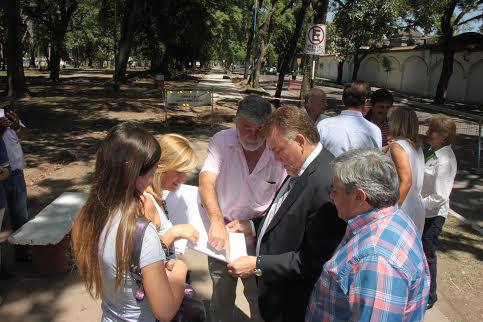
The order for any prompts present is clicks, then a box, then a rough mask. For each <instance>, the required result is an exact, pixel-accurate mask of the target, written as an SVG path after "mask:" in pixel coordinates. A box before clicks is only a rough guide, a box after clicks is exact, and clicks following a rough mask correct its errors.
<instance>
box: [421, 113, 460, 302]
mask: <svg viewBox="0 0 483 322" xmlns="http://www.w3.org/2000/svg"><path fill="white" fill-rule="evenodd" d="M428 125H429V128H428V131H427V132H426V142H427V143H429V145H430V148H429V150H428V151H427V152H426V155H425V160H426V165H425V168H424V182H423V188H422V190H421V195H422V197H423V205H424V210H425V212H426V220H425V222H424V230H423V246H424V253H425V254H426V259H427V261H428V265H429V271H430V272H431V289H430V292H429V302H428V308H431V307H432V306H433V305H434V303H435V302H436V301H437V300H438V295H437V294H436V280H437V276H436V274H437V269H436V266H437V265H436V250H437V249H438V245H439V241H438V238H439V235H440V234H441V231H442V230H443V225H444V222H445V220H446V217H447V216H448V211H449V195H450V194H451V190H452V189H453V183H454V178H455V176H456V170H457V163H456V157H455V155H454V152H453V149H452V148H451V143H453V141H454V138H455V136H456V125H455V123H454V121H453V120H452V119H451V118H450V117H449V116H446V115H443V114H438V115H435V116H433V117H431V118H430V119H429V121H428Z"/></svg>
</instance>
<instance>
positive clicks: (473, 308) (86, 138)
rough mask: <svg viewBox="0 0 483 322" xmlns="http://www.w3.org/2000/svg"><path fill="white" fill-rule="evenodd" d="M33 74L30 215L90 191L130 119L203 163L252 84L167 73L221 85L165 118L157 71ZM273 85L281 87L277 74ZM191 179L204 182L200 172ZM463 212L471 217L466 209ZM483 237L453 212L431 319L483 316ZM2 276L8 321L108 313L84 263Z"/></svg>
mask: <svg viewBox="0 0 483 322" xmlns="http://www.w3.org/2000/svg"><path fill="white" fill-rule="evenodd" d="M27 76H28V83H29V90H30V96H29V97H27V98H24V99H21V100H19V101H18V103H17V111H18V112H19V114H20V115H21V117H22V119H23V121H24V123H26V124H27V125H28V127H29V128H30V129H31V136H30V137H29V138H28V139H26V140H24V141H23V142H22V145H23V148H24V152H25V156H26V159H27V164H28V167H27V169H26V170H25V177H26V182H27V189H28V195H29V213H30V216H34V215H35V214H36V213H38V212H39V211H40V210H41V209H42V208H44V207H45V206H46V205H48V204H49V203H50V202H51V201H52V200H54V199H55V198H56V197H57V196H58V195H59V194H60V193H62V192H64V191H86V192H87V191H88V189H89V182H90V179H91V175H92V171H93V166H94V158H95V152H96V149H97V147H98V145H99V143H100V142H101V140H102V139H103V137H104V136H105V134H106V133H107V131H108V130H109V129H110V128H111V127H112V126H114V125H115V124H117V123H119V122H122V121H138V122H140V123H141V124H142V125H143V126H144V127H145V128H146V129H148V130H149V131H150V132H151V133H152V134H154V135H155V136H159V135H162V134H165V133H172V132H175V133H180V134H183V135H185V136H186V137H188V138H189V139H190V140H191V141H192V142H193V145H194V147H195V150H196V153H197V156H198V169H199V168H200V167H201V165H202V162H203V159H204V156H205V155H206V147H207V144H208V141H209V139H210V137H211V136H212V135H213V134H214V133H216V132H217V131H219V130H222V129H225V128H229V127H231V126H233V122H232V121H233V116H234V113H235V110H236V103H237V101H238V100H239V99H240V97H241V95H240V93H241V91H242V90H243V82H242V81H240V80H236V81H235V82H231V81H230V80H229V79H228V80H227V79H223V77H222V74H219V73H218V74H217V73H212V74H210V75H206V74H201V73H200V74H195V75H193V76H194V78H189V79H186V80H184V81H167V82H166V88H171V89H176V88H185V87H190V86H198V87H207V88H213V89H214V92H215V93H214V101H215V104H214V113H213V115H211V112H210V109H209V108H205V107H196V108H191V109H190V108H172V109H169V111H168V122H165V113H164V105H163V99H162V95H161V91H160V89H159V88H157V87H155V85H154V82H153V79H150V78H144V79H133V80H132V81H131V82H130V83H129V84H126V85H123V86H122V87H121V91H120V92H114V91H113V90H112V84H111V81H110V80H111V78H112V74H111V73H109V72H108V71H105V70H79V71H65V72H64V73H63V76H62V80H61V82H60V83H58V84H52V83H50V82H48V81H47V76H48V75H47V74H46V73H39V72H35V74H33V75H32V76H31V77H29V72H27ZM199 80H201V82H198V81H199ZM262 80H263V78H262ZM264 84H265V85H267V87H269V86H272V85H273V84H272V83H270V78H266V79H265V83H264V82H262V86H264ZM0 89H1V88H0ZM268 90H269V91H270V89H269V88H268ZM329 90H330V91H331V92H330V93H331V94H330V95H329V108H337V107H338V106H339V107H340V91H339V90H337V89H336V88H335V87H330V88H329ZM0 102H1V103H6V102H7V101H6V100H0ZM399 104H401V103H399ZM456 150H458V149H456ZM457 156H458V161H459V162H460V164H464V165H467V166H464V167H460V171H459V173H458V178H459V179H458V180H459V181H458V182H457V184H458V185H459V186H458V188H457V186H456V185H455V190H458V191H455V193H456V195H457V198H455V200H454V201H453V202H454V203H458V204H460V205H461V206H462V207H460V209H462V210H463V211H465V208H464V207H463V206H465V205H466V206H467V208H468V213H469V214H470V212H471V214H470V216H471V219H472V220H473V221H477V222H480V220H481V219H482V218H481V210H482V199H481V198H482V193H481V192H482V189H481V187H482V185H483V184H482V179H481V176H480V175H474V174H471V173H470V172H469V171H467V170H468V169H469V168H470V167H471V166H470V165H469V164H470V163H471V160H472V159H471V153H469V152H468V151H466V150H465V149H460V152H458V153H457ZM188 183H190V184H197V174H196V173H193V175H192V176H191V178H190V180H189V182H188ZM468 205H469V207H468ZM459 213H460V214H461V215H463V216H465V213H464V212H462V211H461V210H460V211H459ZM482 242H483V237H482V236H481V235H480V234H479V233H477V232H475V231H474V230H473V229H472V228H471V227H469V226H467V225H466V224H463V223H462V222H461V221H459V220H457V219H456V218H454V217H449V218H448V220H447V223H446V224H445V226H444V231H443V233H442V235H441V247H440V251H439V253H438V256H439V257H438V258H439V262H438V269H439V272H438V274H439V275H438V290H439V301H438V302H437V304H436V306H435V309H433V310H434V313H433V312H430V314H428V318H427V321H445V320H449V321H482V320H483V307H482V306H481V295H482V290H483V277H482V276H483V265H482V260H483V243H482ZM188 255H189V256H187V257H189V258H188V263H189V265H190V268H191V269H192V270H193V275H192V280H193V286H194V287H195V288H196V289H197V290H198V291H199V293H200V294H201V296H202V297H203V298H204V299H206V300H207V301H208V300H209V298H210V296H211V286H210V280H209V277H208V274H207V272H206V258H205V257H204V256H201V255H198V254H196V253H193V254H188ZM0 278H1V279H0V296H1V297H2V298H3V303H2V304H0V321H9V322H10V321H12V322H15V321H22V322H30V321H96V320H99V317H100V307H99V301H95V300H92V299H91V298H90V297H89V296H88V294H87V293H86V291H85V290H84V288H83V285H82V283H81V282H80V281H79V278H78V276H77V274H76V272H75V270H74V269H73V270H72V272H69V273H67V274H65V275H58V276H55V277H46V276H38V275H37V274H36V273H35V272H34V271H33V269H32V268H31V265H30V264H25V263H17V265H16V266H15V271H14V272H12V274H11V275H10V276H0ZM238 306H239V307H240V315H241V316H244V315H248V312H247V311H246V304H245V303H238ZM241 320H242V319H241Z"/></svg>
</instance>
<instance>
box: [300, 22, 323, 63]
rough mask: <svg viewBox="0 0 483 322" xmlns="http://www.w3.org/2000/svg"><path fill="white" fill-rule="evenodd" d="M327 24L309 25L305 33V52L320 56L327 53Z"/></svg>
mask: <svg viewBox="0 0 483 322" xmlns="http://www.w3.org/2000/svg"><path fill="white" fill-rule="evenodd" d="M326 29H327V28H326V26H325V25H321V24H319V25H315V24H312V25H309V28H308V29H307V33H306V35H305V53H306V54H307V55H316V56H320V55H323V54H325V35H326Z"/></svg>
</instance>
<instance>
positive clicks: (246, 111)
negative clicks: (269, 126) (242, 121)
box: [236, 94, 272, 123]
mask: <svg viewBox="0 0 483 322" xmlns="http://www.w3.org/2000/svg"><path fill="white" fill-rule="evenodd" d="M270 114H272V104H270V102H269V101H267V100H266V99H264V98H263V97H261V96H258V95H255V94H252V95H248V96H247V97H245V98H244V99H242V100H241V101H240V103H238V109H237V111H236V116H243V117H244V118H246V119H247V120H248V121H250V122H255V123H265V122H266V121H267V120H268V118H269V117H270Z"/></svg>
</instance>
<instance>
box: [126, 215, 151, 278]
mask: <svg viewBox="0 0 483 322" xmlns="http://www.w3.org/2000/svg"><path fill="white" fill-rule="evenodd" d="M149 223H150V221H149V220H147V219H146V218H144V217H137V218H136V229H135V231H134V239H133V248H132V252H131V266H130V273H131V276H132V278H133V279H134V280H135V281H136V284H137V285H138V287H139V286H140V285H142V283H143V277H142V275H141V264H140V261H141V249H142V247H143V239H144V233H145V232H146V228H147V227H148V225H149Z"/></svg>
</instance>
